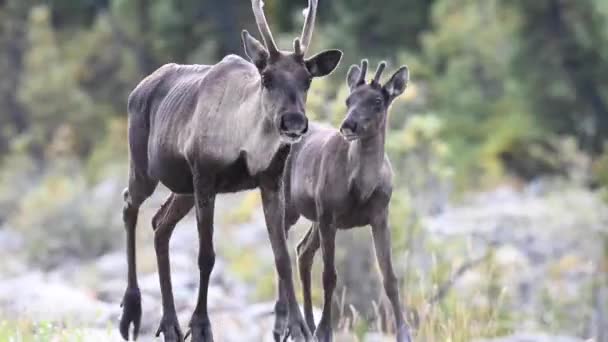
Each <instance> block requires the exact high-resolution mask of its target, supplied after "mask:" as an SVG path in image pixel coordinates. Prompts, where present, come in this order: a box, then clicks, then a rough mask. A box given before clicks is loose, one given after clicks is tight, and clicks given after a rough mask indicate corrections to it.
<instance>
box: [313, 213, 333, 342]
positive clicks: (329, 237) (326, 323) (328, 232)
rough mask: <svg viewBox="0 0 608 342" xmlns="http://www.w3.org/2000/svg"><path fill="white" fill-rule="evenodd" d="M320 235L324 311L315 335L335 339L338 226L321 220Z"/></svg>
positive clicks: (322, 341)
mask: <svg viewBox="0 0 608 342" xmlns="http://www.w3.org/2000/svg"><path fill="white" fill-rule="evenodd" d="M319 235H320V238H321V239H320V240H321V252H322V255H323V292H324V295H323V312H322V314H321V320H320V321H319V326H317V330H316V331H315V337H316V338H317V341H319V342H329V341H333V333H332V327H331V324H332V319H331V308H332V298H333V294H334V290H335V288H336V280H337V275H336V265H335V254H336V248H335V245H336V227H335V226H334V225H332V224H330V222H329V221H328V220H324V219H321V220H320V221H319Z"/></svg>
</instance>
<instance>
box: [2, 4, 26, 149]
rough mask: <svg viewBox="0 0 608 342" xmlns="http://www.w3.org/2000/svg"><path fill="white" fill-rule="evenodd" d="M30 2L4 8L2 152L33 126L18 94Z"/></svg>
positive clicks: (3, 6)
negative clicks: (17, 136)
mask: <svg viewBox="0 0 608 342" xmlns="http://www.w3.org/2000/svg"><path fill="white" fill-rule="evenodd" d="M29 6H30V4H29V1H26V0H24V1H19V0H8V1H6V2H3V3H2V5H1V7H0V75H3V76H2V79H0V108H2V112H3V113H5V115H1V116H0V127H1V129H0V152H3V151H5V150H6V149H7V148H8V139H9V138H10V137H12V136H14V135H15V134H20V133H23V132H25V131H26V130H27V128H28V125H29V122H28V118H27V115H26V113H25V111H24V109H23V107H22V105H21V103H19V101H18V100H17V96H16V92H17V89H18V88H19V83H20V77H21V73H22V70H23V51H24V46H25V44H24V40H25V26H26V25H27V15H28V12H29V11H28V10H29Z"/></svg>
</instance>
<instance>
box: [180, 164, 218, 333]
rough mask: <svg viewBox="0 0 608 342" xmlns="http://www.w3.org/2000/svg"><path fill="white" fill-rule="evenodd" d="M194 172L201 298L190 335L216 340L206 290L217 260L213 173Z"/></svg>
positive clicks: (199, 295) (194, 313)
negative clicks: (214, 245)
mask: <svg viewBox="0 0 608 342" xmlns="http://www.w3.org/2000/svg"><path fill="white" fill-rule="evenodd" d="M193 174H194V189H195V190H194V192H195V196H194V201H195V207H196V221H197V227H198V241H199V246H198V268H199V272H200V284H199V290H198V300H197V302H196V307H195V309H194V312H193V313H192V318H191V319H190V324H189V327H190V329H189V331H188V333H186V336H187V335H190V334H191V335H192V342H213V333H212V331H211V321H210V320H209V314H208V311H207V291H208V289H209V277H210V275H211V271H212V270H213V266H214V264H215V250H214V247H213V212H214V206H215V191H214V188H213V184H214V179H213V178H212V177H209V178H203V177H202V176H201V175H200V173H198V172H197V171H196V170H195V171H194V172H193Z"/></svg>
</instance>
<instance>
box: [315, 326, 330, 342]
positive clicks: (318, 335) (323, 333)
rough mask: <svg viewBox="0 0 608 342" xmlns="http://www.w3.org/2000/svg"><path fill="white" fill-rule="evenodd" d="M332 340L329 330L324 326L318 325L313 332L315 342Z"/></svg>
mask: <svg viewBox="0 0 608 342" xmlns="http://www.w3.org/2000/svg"><path fill="white" fill-rule="evenodd" d="M333 340H334V338H333V334H332V331H331V328H329V327H327V326H326V325H323V324H319V326H318V327H317V330H316V331H315V341H317V342H332V341H333Z"/></svg>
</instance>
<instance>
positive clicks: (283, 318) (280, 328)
mask: <svg viewBox="0 0 608 342" xmlns="http://www.w3.org/2000/svg"><path fill="white" fill-rule="evenodd" d="M277 289H278V294H279V298H278V299H277V302H276V303H275V304H274V315H275V317H274V328H273V330H272V335H273V337H274V341H275V342H281V337H282V336H286V334H287V324H288V323H289V309H288V306H287V304H288V303H287V293H285V284H284V283H283V281H282V280H281V279H277Z"/></svg>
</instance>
